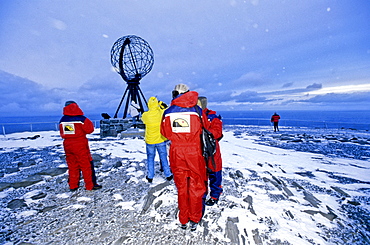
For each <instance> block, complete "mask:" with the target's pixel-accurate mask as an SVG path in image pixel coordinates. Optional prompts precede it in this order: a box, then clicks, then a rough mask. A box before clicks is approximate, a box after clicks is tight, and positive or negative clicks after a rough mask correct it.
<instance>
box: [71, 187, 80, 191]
mask: <svg viewBox="0 0 370 245" xmlns="http://www.w3.org/2000/svg"><path fill="white" fill-rule="evenodd" d="M69 190H70V191H72V192H74V191H77V190H78V187H77V188H74V189H69Z"/></svg>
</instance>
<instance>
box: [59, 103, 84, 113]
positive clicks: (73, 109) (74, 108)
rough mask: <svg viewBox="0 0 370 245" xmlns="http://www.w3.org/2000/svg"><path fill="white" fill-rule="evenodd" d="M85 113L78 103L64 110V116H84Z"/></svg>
mask: <svg viewBox="0 0 370 245" xmlns="http://www.w3.org/2000/svg"><path fill="white" fill-rule="evenodd" d="M83 114H84V113H83V112H82V110H81V109H80V107H78V105H77V104H76V103H72V104H69V105H67V106H66V107H64V108H63V115H66V116H82V115H83Z"/></svg>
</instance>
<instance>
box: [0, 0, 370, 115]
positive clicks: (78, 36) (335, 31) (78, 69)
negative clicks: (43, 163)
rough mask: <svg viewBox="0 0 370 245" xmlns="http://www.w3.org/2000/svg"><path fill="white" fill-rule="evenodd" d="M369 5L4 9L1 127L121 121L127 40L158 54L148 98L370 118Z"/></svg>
mask: <svg viewBox="0 0 370 245" xmlns="http://www.w3.org/2000/svg"><path fill="white" fill-rule="evenodd" d="M369 19H370V4H369V2H368V0H357V1H355V2H354V1H350V0H343V1H339V0H310V1H307V0H274V1H268V0H246V1H242V0H218V1H215V0H204V1H198V0H156V1H150V0H136V1H135V0H131V1H128V0H81V1H75V0H63V1H62V0H34V1H23V0H1V1H0V116H1V117H3V116H8V115H26V114H34V115H38V114H40V115H41V114H60V111H61V108H62V107H63V104H64V102H65V100H71V99H72V100H75V101H77V102H78V103H79V104H80V105H81V107H82V109H83V110H84V111H85V112H86V111H88V112H97V113H100V112H109V113H110V114H114V111H115V110H116V108H117V106H118V103H119V101H120V99H121V97H122V95H123V92H124V91H125V89H126V83H125V81H123V80H122V78H121V77H120V75H119V74H117V73H116V72H115V71H114V70H113V69H112V68H113V67H112V65H111V62H110V50H111V48H112V46H113V44H114V42H115V41H116V40H117V39H119V38H120V37H122V36H126V35H137V36H139V37H141V38H143V39H145V40H146V41H147V42H148V43H149V44H150V46H151V48H152V49H153V52H154V60H155V61H154V66H153V69H152V71H151V72H150V73H149V74H148V75H146V76H145V77H144V78H143V79H142V80H141V84H140V87H141V89H142V91H143V93H144V95H145V96H146V97H147V98H149V97H150V96H157V97H158V98H159V99H161V100H164V101H165V102H168V103H169V102H170V100H171V91H172V90H173V87H174V86H175V85H176V84H178V83H185V84H187V85H188V86H189V87H190V89H191V90H196V91H198V92H199V94H200V95H203V96H207V97H208V100H209V107H210V108H212V109H216V110H306V109H312V110H317V109H322V110H335V109H348V110H354V109H368V108H369V104H370V21H369Z"/></svg>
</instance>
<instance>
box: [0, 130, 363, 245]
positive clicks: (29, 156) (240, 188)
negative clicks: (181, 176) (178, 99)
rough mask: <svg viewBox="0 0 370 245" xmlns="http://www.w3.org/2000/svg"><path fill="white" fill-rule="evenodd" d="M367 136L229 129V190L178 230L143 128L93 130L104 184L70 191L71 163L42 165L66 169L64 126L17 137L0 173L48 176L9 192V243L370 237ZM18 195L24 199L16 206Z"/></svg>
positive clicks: (7, 146)
mask: <svg viewBox="0 0 370 245" xmlns="http://www.w3.org/2000/svg"><path fill="white" fill-rule="evenodd" d="M35 134H38V135H40V137H33V136H35ZM328 135H330V137H331V138H330V139H328V138H329V137H328ZM308 136H310V137H308ZM287 137H290V138H292V140H286V139H285V138H287ZM344 137H345V138H348V139H352V138H353V139H354V138H356V140H357V141H355V140H353V141H350V142H347V141H346V142H341V141H340V140H339V139H341V138H344ZM295 139H303V140H302V141H299V142H298V141H295ZM313 139H316V140H317V139H320V141H313ZM359 139H360V140H361V142H362V143H361V144H360V143H358V141H359ZM369 139H370V133H368V132H366V131H361V132H360V131H358V132H357V131H350V130H348V131H345V130H330V131H329V130H314V129H305V128H301V129H297V128H288V127H286V128H281V131H280V132H277V133H274V132H271V129H270V128H263V127H247V126H229V127H225V128H224V138H223V139H222V141H221V142H220V144H221V151H222V158H223V165H224V168H223V178H224V180H223V187H224V193H223V194H222V196H221V198H220V201H219V203H218V204H217V205H215V206H212V207H208V206H207V207H206V210H205V214H204V218H203V220H202V222H201V223H200V224H199V226H198V228H197V231H195V232H191V231H189V230H185V231H184V230H182V229H180V228H179V222H178V218H177V191H176V187H175V185H174V183H173V181H171V182H168V181H166V180H165V177H164V176H163V173H161V172H160V171H159V170H157V172H156V175H155V177H154V179H153V182H152V183H148V182H147V181H146V179H145V176H146V168H145V166H146V153H145V143H144V140H143V138H142V137H133V138H123V139H120V138H112V137H111V138H104V139H100V137H99V131H98V130H96V131H95V132H94V133H93V134H92V135H89V144H90V150H91V152H92V154H93V157H94V159H95V160H94V162H95V167H96V173H97V177H98V182H99V183H100V184H102V185H103V188H102V189H101V190H96V191H86V190H84V188H83V187H82V188H79V190H78V191H76V192H70V191H69V189H68V185H67V178H68V174H67V172H65V173H62V174H57V175H49V174H48V173H45V172H43V171H45V170H50V169H53V168H66V167H67V166H66V164H65V159H64V151H63V146H62V139H61V138H60V136H59V134H58V132H56V131H43V132H37V133H31V132H24V133H14V134H10V135H7V136H6V137H2V138H0V157H1V159H0V164H1V170H2V171H3V172H2V173H3V174H2V177H1V181H0V182H1V183H5V184H6V183H10V184H14V183H19V182H22V181H24V180H25V179H26V178H29V177H30V176H31V177H35V176H36V177H37V176H40V181H38V182H37V183H35V184H30V185H26V186H24V187H17V186H15V185H13V186H7V187H4V188H2V189H1V191H0V197H1V203H0V204H1V205H0V219H1V220H3V222H2V226H1V229H0V244H20V243H27V244H88V243H89V244H165V243H166V244H368V243H369V242H370V240H369V239H370V230H369V227H370V225H369V223H370V217H369V214H370V181H369V177H368V176H370V166H369V161H370V160H369V159H370V157H368V156H369V152H370V140H369ZM356 142H357V143H356ZM364 142H365V143H364ZM366 142H369V143H368V144H367V143H366ZM302 149H305V151H302ZM333 149H334V150H333ZM344 152H345V154H344ZM156 161H157V162H158V161H159V159H158V156H157V158H156ZM21 163H22V164H21ZM118 163H119V164H118ZM17 167H19V168H18V170H17V171H14V172H13V171H11V170H12V169H14V168H17ZM156 168H157V169H158V164H157V165H156ZM40 172H41V173H42V174H40V175H39V174H38V173H40ZM82 183H83V181H81V184H82ZM17 200H18V201H19V200H21V201H23V205H21V206H19V207H15V208H14V207H11V205H10V204H11V202H13V201H17Z"/></svg>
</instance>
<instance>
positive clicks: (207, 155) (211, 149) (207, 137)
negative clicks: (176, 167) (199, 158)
mask: <svg viewBox="0 0 370 245" xmlns="http://www.w3.org/2000/svg"><path fill="white" fill-rule="evenodd" d="M195 110H196V111H197V113H198V114H199V117H200V122H201V124H202V134H201V135H200V143H201V146H202V152H203V157H204V159H205V160H206V164H207V169H209V168H208V160H209V159H212V166H213V168H214V169H215V168H216V163H215V159H214V156H213V155H214V154H215V153H216V139H215V138H214V137H213V134H212V133H211V132H209V131H208V130H207V129H206V128H205V127H204V125H203V120H202V114H201V113H200V111H199V107H198V106H195Z"/></svg>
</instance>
